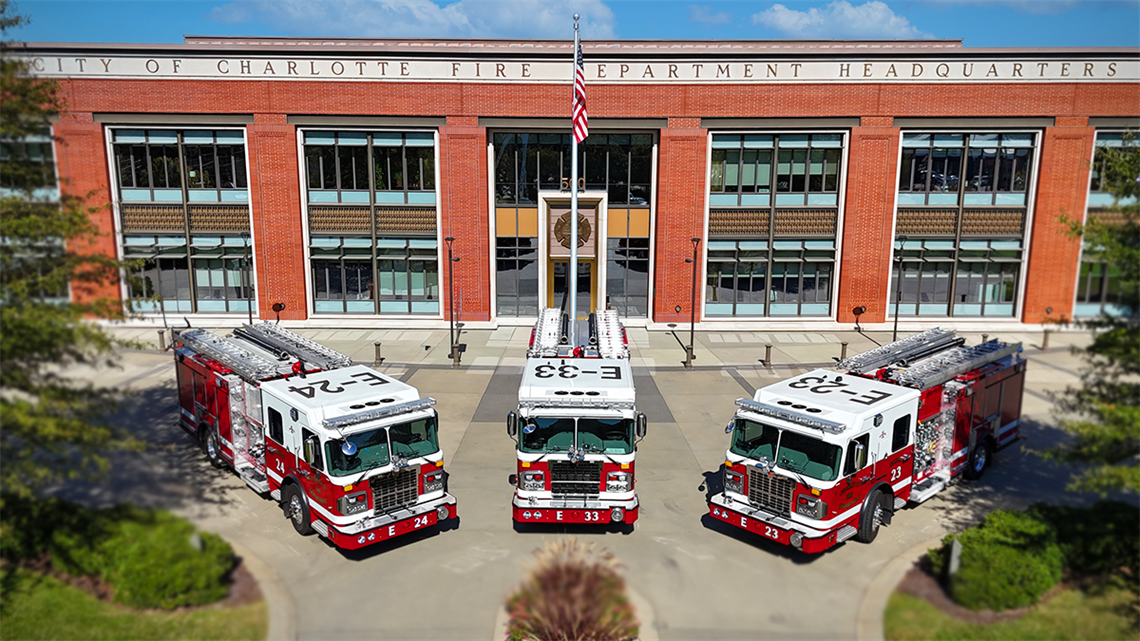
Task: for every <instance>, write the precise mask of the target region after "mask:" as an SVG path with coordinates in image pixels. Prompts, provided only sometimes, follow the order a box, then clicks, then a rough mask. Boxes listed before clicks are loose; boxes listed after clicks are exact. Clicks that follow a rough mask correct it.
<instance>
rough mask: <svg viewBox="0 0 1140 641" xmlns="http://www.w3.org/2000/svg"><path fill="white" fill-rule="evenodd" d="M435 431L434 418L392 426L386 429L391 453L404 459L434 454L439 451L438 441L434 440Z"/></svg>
mask: <svg viewBox="0 0 1140 641" xmlns="http://www.w3.org/2000/svg"><path fill="white" fill-rule="evenodd" d="M435 431H436V430H435V417H434V416H429V417H427V418H421V419H420V420H418V421H409V422H407V423H400V424H399V425H393V426H392V427H389V428H388V433H389V435H390V436H391V439H392V451H393V452H395V453H396V456H402V457H404V458H415V457H417V456H426V455H428V454H434V453H436V452H437V451H439V441H437V440H436V436H435Z"/></svg>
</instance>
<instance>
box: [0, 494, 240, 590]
mask: <svg viewBox="0 0 1140 641" xmlns="http://www.w3.org/2000/svg"><path fill="white" fill-rule="evenodd" d="M2 507H3V512H2V513H0V534H2V537H3V548H2V554H3V557H4V558H5V559H9V560H14V561H18V560H25V559H32V558H36V557H39V556H42V555H43V554H45V553H49V554H51V560H52V565H53V566H54V567H55V568H56V569H57V570H59V571H61V572H66V573H67V574H71V575H73V576H98V577H100V578H102V579H103V580H104V581H107V582H108V583H110V584H111V585H112V586H113V587H114V589H115V601H118V602H120V603H123V604H124V605H129V606H132V607H136V608H167V609H173V608H176V607H179V606H186V605H202V604H204V603H210V602H213V601H217V600H219V599H221V598H223V597H225V595H226V592H227V590H228V577H229V573H230V571H231V570H232V569H233V566H234V558H233V550H232V548H230V545H229V544H228V543H226V542H225V541H224V540H223V539H222V538H221V537H219V536H218V535H216V534H211V533H205V532H203V533H199V534H198V535H197V536H198V538H199V540H200V541H201V546H200V547H201V549H198V547H195V546H194V545H193V544H192V543H191V538H192V537H194V536H195V530H194V526H193V525H191V524H190V523H188V522H187V521H185V520H184V519H181V518H179V517H176V516H174V515H173V514H170V513H169V512H162V511H152V510H141V509H138V508H135V507H132V506H129V505H120V506H116V507H112V508H107V509H103V510H89V509H86V508H83V507H81V506H79V505H75V504H72V503H68V502H66V501H61V500H58V499H47V500H42V501H37V500H28V499H12V498H11V497H5V498H4V503H3V506H2Z"/></svg>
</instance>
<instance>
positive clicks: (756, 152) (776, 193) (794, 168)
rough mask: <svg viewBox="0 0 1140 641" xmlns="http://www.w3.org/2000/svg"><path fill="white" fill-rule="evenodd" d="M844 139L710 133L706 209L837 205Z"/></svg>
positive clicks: (829, 134) (796, 135)
mask: <svg viewBox="0 0 1140 641" xmlns="http://www.w3.org/2000/svg"><path fill="white" fill-rule="evenodd" d="M842 152H843V135H842V134H836V133H828V134H713V137H712V166H711V168H710V171H709V191H710V197H709V206H710V207H770V206H777V207H804V206H830V207H835V206H837V205H838V202H839V176H840V164H841V159H842Z"/></svg>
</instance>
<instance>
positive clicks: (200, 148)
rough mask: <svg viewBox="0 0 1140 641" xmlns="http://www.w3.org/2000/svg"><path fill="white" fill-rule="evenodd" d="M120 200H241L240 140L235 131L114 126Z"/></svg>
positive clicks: (245, 193) (245, 194)
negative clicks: (120, 127)
mask: <svg viewBox="0 0 1140 641" xmlns="http://www.w3.org/2000/svg"><path fill="white" fill-rule="evenodd" d="M112 139H113V141H114V153H115V169H116V173H117V174H118V185H117V187H118V192H119V199H120V201H122V202H171V203H183V202H191V203H218V202H222V203H245V202H247V201H248V200H249V192H248V189H247V182H246V181H247V178H246V167H245V138H244V135H243V133H242V132H241V131H236V130H218V131H211V130H186V131H175V130H158V129H146V130H142V129H116V130H114V131H113V132H112Z"/></svg>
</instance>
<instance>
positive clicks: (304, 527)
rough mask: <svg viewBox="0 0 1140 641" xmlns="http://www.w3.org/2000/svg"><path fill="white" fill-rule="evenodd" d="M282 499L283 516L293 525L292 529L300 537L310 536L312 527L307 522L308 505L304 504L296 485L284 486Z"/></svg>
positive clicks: (303, 498)
mask: <svg viewBox="0 0 1140 641" xmlns="http://www.w3.org/2000/svg"><path fill="white" fill-rule="evenodd" d="M284 498H285V500H283V501H282V502H281V504H282V506H283V507H284V508H285V516H286V517H287V518H288V519H289V521H290V522H291V523H293V529H294V530H297V534H300V535H301V536H307V535H309V534H311V533H312V532H313V525H312V523H311V522H310V521H309V504H308V503H306V502H305V497H304V495H303V494H301V490H298V489H297V486H296V485H289V486H286V487H285V497H284Z"/></svg>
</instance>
